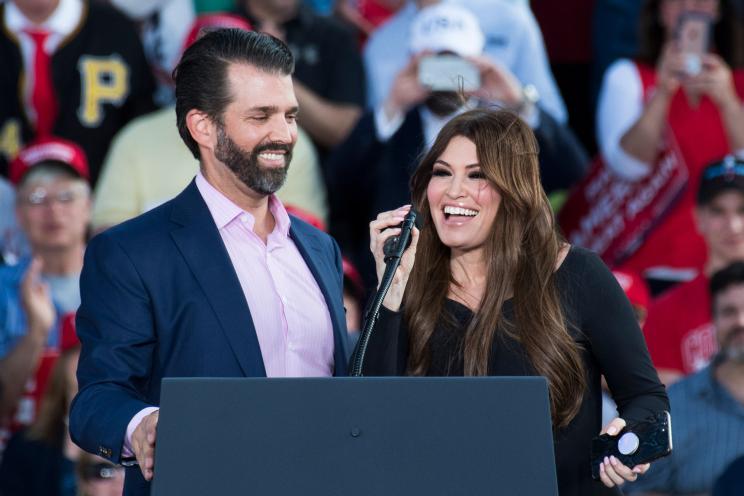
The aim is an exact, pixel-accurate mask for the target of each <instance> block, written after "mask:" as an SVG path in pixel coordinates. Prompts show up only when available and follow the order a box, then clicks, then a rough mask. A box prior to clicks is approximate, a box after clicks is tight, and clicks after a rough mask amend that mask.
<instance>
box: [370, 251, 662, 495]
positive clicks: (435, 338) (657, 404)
mask: <svg viewBox="0 0 744 496" xmlns="http://www.w3.org/2000/svg"><path fill="white" fill-rule="evenodd" d="M556 285H557V288H558V293H559V296H560V300H561V305H562V308H563V312H564V317H565V318H566V321H567V323H568V328H569V332H570V333H571V335H572V336H573V338H574V340H575V341H576V343H577V344H578V345H579V346H580V347H581V349H582V357H583V364H584V368H585V372H586V376H587V383H588V389H587V390H586V392H585V394H584V398H583V401H582V404H581V408H580V410H579V413H578V414H577V415H576V417H574V419H573V420H572V421H571V423H570V424H569V425H568V426H567V427H565V428H563V429H559V430H557V431H554V443H555V457H556V469H557V473H558V487H559V491H560V494H561V496H569V495H571V496H573V495H582V496H583V495H591V494H594V493H595V492H596V491H600V488H599V487H598V486H599V485H601V483H599V482H594V481H593V480H592V478H591V467H590V449H591V440H592V438H593V437H594V436H597V435H598V434H599V432H600V430H601V428H602V425H601V408H602V397H601V389H600V387H601V386H600V377H601V376H602V375H604V376H605V378H606V379H607V384H608V385H609V388H610V391H611V393H612V397H613V398H614V400H615V402H616V403H617V405H618V410H619V412H620V416H621V417H622V418H624V419H625V420H626V421H627V422H628V423H632V422H634V421H639V420H643V419H645V418H646V417H648V416H650V415H652V414H653V413H655V412H657V411H661V410H669V400H668V398H667V395H666V391H665V389H664V386H663V385H662V384H661V383H660V382H659V378H658V376H657V374H656V370H655V369H654V367H653V365H652V363H651V359H650V358H649V354H648V350H647V348H646V343H645V341H644V339H643V335H642V333H641V331H640V329H639V328H638V324H637V322H636V320H635V316H634V315H633V311H632V309H631V307H630V304H629V303H628V300H627V298H626V297H625V294H624V293H623V291H622V289H621V288H620V286H619V285H618V283H617V281H616V280H615V278H614V276H613V275H612V273H611V272H610V271H609V270H608V269H607V267H606V266H605V265H604V263H603V262H602V261H601V260H600V259H599V257H597V256H596V255H594V254H593V253H592V252H590V251H587V250H584V249H582V248H578V247H571V249H570V251H569V253H568V255H567V256H566V259H565V260H564V261H563V264H562V265H561V266H560V268H559V269H558V271H557V272H556ZM445 311H446V312H449V314H450V315H451V316H453V317H454V319H455V321H456V322H457V323H458V327H457V328H456V329H454V330H453V328H452V327H451V326H445V325H444V324H443V323H442V324H440V325H438V326H437V328H436V329H435V331H434V333H433V335H432V337H431V342H430V350H429V351H430V353H431V360H430V368H429V371H428V374H429V375H432V376H460V375H463V357H462V351H461V346H460V343H461V341H462V339H463V332H464V330H465V329H466V328H467V325H468V322H469V320H470V319H471V318H472V316H473V314H472V312H471V311H470V310H469V309H468V308H467V307H465V306H463V305H461V304H459V303H457V302H455V301H452V300H447V301H446V302H445ZM502 315H503V317H504V318H505V319H507V320H509V321H512V322H514V319H513V307H512V301H511V300H508V301H506V302H505V303H504V308H503V313H502ZM516 325H517V326H518V323H516ZM407 361H408V331H407V328H406V325H405V321H404V318H403V314H402V312H391V311H389V310H387V309H385V308H384V307H383V308H382V310H381V313H380V319H379V321H378V323H377V326H376V329H375V332H374V333H373V335H372V337H371V338H370V343H369V348H368V349H367V353H366V356H365V363H364V369H363V372H364V375H366V376H375V375H405V373H406V364H407ZM489 375H499V376H518V375H536V372H535V370H534V368H533V367H532V364H531V363H530V360H529V358H528V357H527V355H526V352H525V351H524V349H523V348H522V346H521V345H520V343H519V342H518V341H517V340H515V339H511V338H509V337H507V336H506V335H504V334H503V333H502V334H499V333H498V332H497V334H496V337H495V338H494V342H493V346H492V349H491V356H490V359H489Z"/></svg>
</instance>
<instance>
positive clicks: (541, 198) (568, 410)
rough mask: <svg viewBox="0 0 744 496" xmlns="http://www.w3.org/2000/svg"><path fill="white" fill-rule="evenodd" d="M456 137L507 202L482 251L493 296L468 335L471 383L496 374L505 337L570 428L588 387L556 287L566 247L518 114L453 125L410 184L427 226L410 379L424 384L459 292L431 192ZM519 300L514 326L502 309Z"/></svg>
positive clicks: (412, 289)
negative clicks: (449, 302)
mask: <svg viewBox="0 0 744 496" xmlns="http://www.w3.org/2000/svg"><path fill="white" fill-rule="evenodd" d="M456 136H462V137H465V138H468V139H469V140H471V141H472V142H473V143H475V146H476V150H477V154H478V162H479V164H480V167H481V170H482V172H483V174H484V175H485V176H486V178H487V179H488V180H489V181H490V183H491V185H492V186H493V187H494V188H496V190H497V191H498V192H499V193H500V195H501V204H500V206H499V210H498V213H497V214H496V218H495V220H494V223H493V226H492V227H491V232H490V235H489V236H488V238H487V241H486V243H485V247H484V249H485V258H486V271H487V276H486V290H485V293H484V295H483V299H482V301H481V304H480V308H479V309H478V310H477V311H476V312H475V315H474V317H473V319H472V320H471V322H470V324H469V326H468V328H467V329H465V330H464V333H465V334H464V338H463V347H462V354H463V362H464V373H465V375H468V376H477V375H481V376H482V375H487V374H488V373H489V370H488V363H489V355H490V351H491V346H492V343H493V341H494V338H495V336H496V334H497V333H504V334H505V335H508V336H510V337H512V338H514V339H516V340H517V341H519V342H520V343H521V345H522V347H523V348H524V350H525V352H526V353H527V356H528V358H529V360H530V362H531V364H532V366H533V367H534V369H535V371H536V372H537V373H538V374H540V375H543V376H545V377H546V378H547V380H548V384H549V391H550V402H551V411H552V416H553V424H554V426H556V427H564V426H566V425H567V424H568V423H569V422H570V421H571V419H573V417H574V416H575V415H576V413H577V412H578V410H579V407H580V405H581V401H582V397H583V394H584V390H585V389H586V377H585V375H584V370H583V365H582V360H581V355H580V350H579V347H578V345H577V344H576V342H575V341H574V340H573V339H572V337H571V336H570V335H569V332H568V329H567V324H566V321H565V319H564V315H563V311H562V309H561V305H560V302H559V298H558V292H557V289H556V285H555V269H556V265H557V264H558V257H559V252H560V249H561V246H562V240H561V238H560V237H559V235H558V233H557V231H556V228H555V224H554V218H553V214H552V210H551V207H550V204H549V203H548V198H547V196H546V195H545V192H544V191H543V189H542V185H541V184H540V174H539V168H538V162H537V152H538V149H537V141H536V140H535V136H534V134H533V133H532V131H531V130H530V128H529V127H528V126H527V124H525V123H524V122H523V121H522V120H520V119H519V118H518V117H517V116H516V115H514V114H513V113H511V112H506V111H494V110H472V111H469V112H466V113H464V114H462V115H460V116H458V117H455V118H454V119H452V120H451V121H450V122H449V123H448V124H447V125H446V126H445V127H444V128H443V129H442V131H441V132H440V133H439V136H437V139H436V141H435V142H434V144H433V146H432V147H431V150H429V152H428V153H427V154H426V155H425V156H424V158H423V159H422V161H421V163H420V164H419V166H418V168H417V169H416V172H415V173H414V175H413V177H412V179H411V188H412V195H413V202H414V205H415V208H416V209H417V210H418V211H419V212H420V216H421V218H423V219H424V222H423V225H422V227H421V236H420V239H419V244H418V249H417V255H416V262H415V264H414V267H413V269H412V272H411V276H410V279H409V283H408V288H407V291H406V294H405V296H404V308H405V318H406V322H407V324H408V328H409V330H410V343H409V345H410V350H411V351H410V355H409V362H408V373H409V374H412V375H424V374H426V372H427V370H428V368H429V366H430V363H429V362H430V348H429V342H430V340H431V337H432V334H433V332H434V328H435V327H436V326H437V324H438V323H440V322H442V320H444V321H445V322H452V321H453V319H452V317H451V316H448V315H445V313H444V302H445V299H446V297H447V294H448V292H449V289H450V287H451V285H456V284H457V283H456V282H455V280H454V279H453V277H452V272H451V270H450V249H449V248H448V247H447V246H445V245H444V244H443V243H442V242H441V241H440V239H439V237H438V235H437V231H436V228H435V227H434V225H433V222H432V218H431V211H430V206H429V203H428V200H427V194H426V191H427V187H428V185H429V180H430V178H431V174H432V168H433V166H434V162H435V161H436V160H437V159H438V158H439V157H440V156H441V155H442V153H443V152H444V150H445V149H446V148H447V145H448V144H449V142H450V141H451V140H452V138H454V137H456ZM512 295H513V300H512V302H513V307H514V319H515V321H514V322H507V321H505V319H504V318H503V317H502V307H503V305H504V302H505V301H506V300H507V299H508V298H510V297H512Z"/></svg>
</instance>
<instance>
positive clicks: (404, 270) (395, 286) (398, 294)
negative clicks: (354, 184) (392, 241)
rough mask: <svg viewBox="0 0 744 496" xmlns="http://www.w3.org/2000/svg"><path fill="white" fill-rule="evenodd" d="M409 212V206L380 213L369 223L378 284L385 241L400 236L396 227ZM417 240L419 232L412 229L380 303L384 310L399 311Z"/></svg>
mask: <svg viewBox="0 0 744 496" xmlns="http://www.w3.org/2000/svg"><path fill="white" fill-rule="evenodd" d="M410 210H411V206H410V205H404V206H402V207H400V208H398V209H397V210H390V211H387V212H382V213H380V214H379V215H378V216H377V218H376V219H375V220H373V221H372V222H370V223H369V239H370V242H369V249H370V250H371V251H372V255H373V256H374V257H375V267H376V269H377V281H378V284H379V283H380V281H381V280H382V277H383V274H384V273H385V266H386V264H385V254H384V253H383V246H384V245H385V241H386V240H387V239H389V238H390V237H392V236H397V235H398V234H400V231H401V229H400V227H398V226H399V224H401V223H402V222H403V219H404V218H405V216H406V214H407V213H408V212H409V211H410ZM418 238H419V230H418V229H417V228H416V227H414V228H413V230H412V232H411V246H410V247H408V249H407V250H406V251H405V252H404V253H403V257H402V258H401V261H400V265H399V266H398V269H397V270H396V271H395V275H394V276H393V282H392V284H391V285H390V290H389V291H388V293H387V295H386V296H385V300H384V301H383V302H382V304H383V305H384V306H385V308H387V309H388V310H391V311H393V312H397V311H398V310H400V305H401V302H402V301H403V293H404V292H405V290H406V284H407V283H408V276H409V275H410V274H411V269H412V268H413V262H414V260H415V258H416V246H417V244H418Z"/></svg>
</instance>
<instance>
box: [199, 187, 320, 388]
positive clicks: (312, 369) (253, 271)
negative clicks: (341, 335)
mask: <svg viewBox="0 0 744 496" xmlns="http://www.w3.org/2000/svg"><path fill="white" fill-rule="evenodd" d="M196 186H197V188H198V189H199V192H200V193H201V195H202V197H203V198H204V201H205V202H206V203H207V207H208V208H209V212H210V213H211V214H212V217H213V218H214V221H215V223H216V224H217V229H218V230H219V232H220V236H221V237H222V241H223V242H224V243H225V248H227V253H228V254H229V255H230V260H231V261H232V264H233V267H234V268H235V272H236V273H237V275H238V280H239V281H240V286H241V287H242V288H243V294H244V295H245V300H246V301H247V302H248V308H250V311H251V317H252V318H253V324H254V326H255V328H256V334H257V335H258V342H259V345H260V346H261V355H262V356H263V361H264V367H265V368H266V376H267V377H324V376H331V375H333V365H334V363H333V348H334V343H333V326H332V324H331V316H330V313H329V311H328V307H327V306H326V302H325V298H324V297H323V293H322V292H321V291H320V288H319V287H318V283H317V282H316V281H315V278H314V277H313V275H312V273H311V272H310V269H309V268H308V266H307V264H306V263H305V260H304V259H303V258H302V255H300V252H299V250H298V249H297V246H295V244H294V242H293V241H292V239H291V238H290V237H289V215H288V214H287V211H286V210H285V209H284V206H283V205H282V203H281V201H280V200H279V199H278V198H277V197H276V196H275V195H271V196H270V197H269V211H270V212H271V214H272V215H273V216H274V220H275V221H276V225H275V227H274V230H273V231H272V232H271V233H270V234H269V236H268V238H267V240H266V244H264V242H263V241H262V240H261V238H259V237H258V235H256V233H254V232H253V224H254V222H255V219H254V218H253V216H252V215H251V214H249V213H247V212H245V211H243V210H242V209H241V208H240V207H238V206H237V205H235V204H234V203H233V202H231V201H230V200H229V199H227V198H226V197H225V196H224V195H223V194H222V193H220V192H219V191H218V190H217V189H215V188H214V186H212V185H211V184H209V182H207V180H206V179H204V177H203V176H202V175H201V173H199V174H198V175H197V176H196ZM246 332H248V330H247V329H246Z"/></svg>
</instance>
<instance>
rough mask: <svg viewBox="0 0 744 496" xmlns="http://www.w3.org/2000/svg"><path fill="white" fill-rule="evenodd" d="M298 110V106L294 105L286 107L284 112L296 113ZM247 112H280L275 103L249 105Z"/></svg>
mask: <svg viewBox="0 0 744 496" xmlns="http://www.w3.org/2000/svg"><path fill="white" fill-rule="evenodd" d="M299 111H300V107H298V106H296V105H295V106H294V107H290V108H289V109H287V111H286V113H288V114H296V113H297V112H299ZM248 112H261V113H264V114H276V113H279V112H281V110H280V109H279V107H277V106H276V105H263V106H259V107H251V108H249V109H248Z"/></svg>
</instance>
